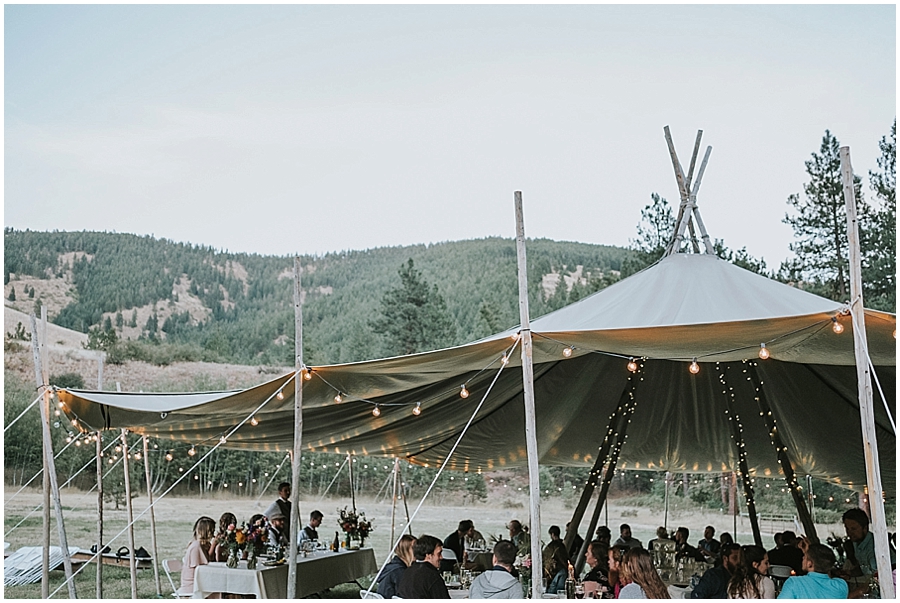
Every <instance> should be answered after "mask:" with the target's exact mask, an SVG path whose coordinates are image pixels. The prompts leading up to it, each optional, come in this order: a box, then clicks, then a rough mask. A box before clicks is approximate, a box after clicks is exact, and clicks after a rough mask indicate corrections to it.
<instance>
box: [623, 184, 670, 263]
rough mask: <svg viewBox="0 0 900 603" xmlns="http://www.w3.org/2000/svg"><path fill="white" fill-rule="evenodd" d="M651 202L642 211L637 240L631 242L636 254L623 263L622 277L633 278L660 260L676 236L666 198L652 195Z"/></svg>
mask: <svg viewBox="0 0 900 603" xmlns="http://www.w3.org/2000/svg"><path fill="white" fill-rule="evenodd" d="M650 199H651V202H650V204H649V205H646V206H644V209H642V210H641V221H640V222H639V223H638V225H637V235H638V236H637V238H636V239H632V240H631V249H633V250H634V251H635V252H636V253H635V254H634V255H632V256H630V257H628V259H626V260H625V261H623V262H622V276H623V277H626V276H631V275H632V274H635V273H636V272H640V271H641V270H643V269H644V268H646V267H647V266H650V265H651V264H653V263H654V262H656V261H657V260H659V259H660V258H661V257H662V256H663V254H664V253H665V252H666V246H667V245H668V244H669V241H671V240H672V237H673V236H675V216H674V215H672V207H671V206H670V205H669V202H668V201H667V200H666V198H665V197H660V196H659V195H658V194H656V193H651V194H650Z"/></svg>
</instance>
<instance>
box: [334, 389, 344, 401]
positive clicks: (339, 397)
mask: <svg viewBox="0 0 900 603" xmlns="http://www.w3.org/2000/svg"><path fill="white" fill-rule="evenodd" d="M343 401H344V397H343V396H342V395H341V392H338V393H337V395H335V397H334V403H335V404H340V403H341V402H343Z"/></svg>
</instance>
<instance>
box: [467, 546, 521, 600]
mask: <svg viewBox="0 0 900 603" xmlns="http://www.w3.org/2000/svg"><path fill="white" fill-rule="evenodd" d="M517 552H518V551H517V549H516V545H514V544H513V543H512V542H510V541H509V540H499V541H497V544H495V545H494V559H493V563H494V567H492V568H491V569H490V570H488V571H486V572H482V573H481V574H479V575H478V576H477V577H476V578H475V580H473V581H472V587H471V588H470V590H469V598H470V599H524V598H525V593H524V592H523V591H522V585H521V584H519V581H518V580H516V578H515V576H513V575H512V569H513V563H515V561H516V553H517Z"/></svg>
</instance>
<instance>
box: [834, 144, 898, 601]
mask: <svg viewBox="0 0 900 603" xmlns="http://www.w3.org/2000/svg"><path fill="white" fill-rule="evenodd" d="M840 153H841V179H842V180H843V182H844V203H845V204H846V206H847V240H848V243H849V246H850V296H851V299H852V300H853V301H852V302H851V303H850V316H851V318H852V320H853V350H854V352H855V354H856V383H857V391H858V393H859V416H860V421H861V423H862V433H863V451H864V452H865V458H866V484H867V486H868V490H869V513H870V516H871V519H872V527H873V532H874V534H875V560H876V562H877V565H878V583H879V586H880V587H881V598H883V599H893V598H894V583H893V581H892V580H891V558H890V551H889V549H888V533H887V523H886V518H885V514H884V501H883V499H882V496H883V494H882V493H883V490H882V486H881V466H880V463H879V460H878V454H877V451H878V442H877V439H876V432H875V409H874V407H873V406H872V375H871V373H869V365H868V362H867V358H868V357H869V344H868V340H867V338H866V318H865V311H864V308H863V288H862V265H861V260H860V251H859V223H858V220H857V217H856V197H855V194H854V191H853V167H852V166H851V165H850V147H841V149H840Z"/></svg>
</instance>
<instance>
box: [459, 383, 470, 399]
mask: <svg viewBox="0 0 900 603" xmlns="http://www.w3.org/2000/svg"><path fill="white" fill-rule="evenodd" d="M459 397H460V398H468V397H469V390H467V389H466V386H465V385H462V386H460V390H459Z"/></svg>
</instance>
